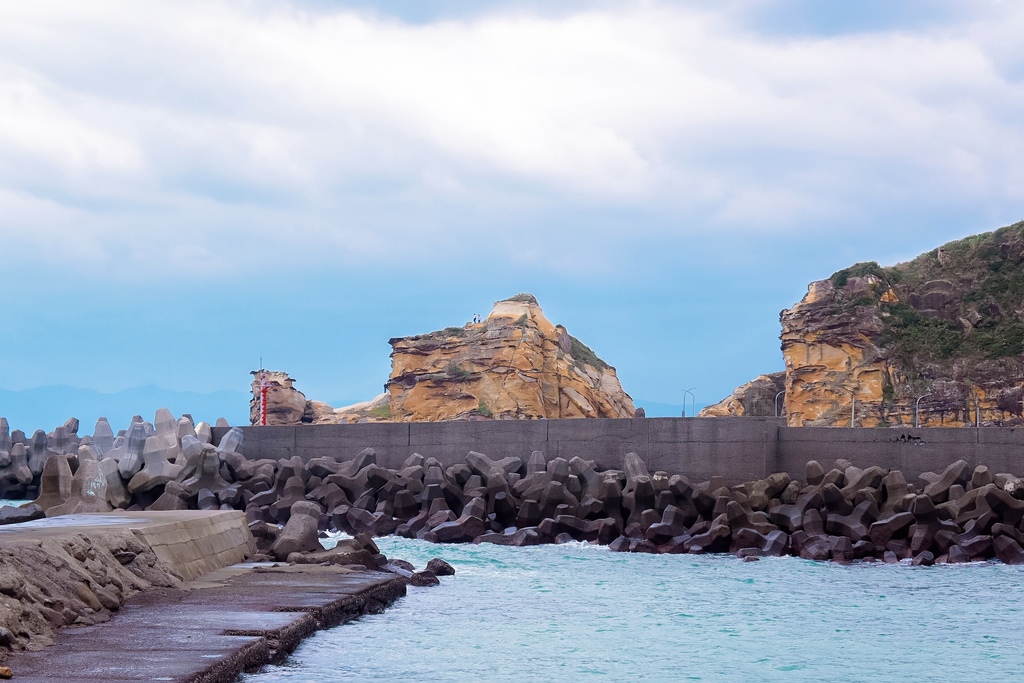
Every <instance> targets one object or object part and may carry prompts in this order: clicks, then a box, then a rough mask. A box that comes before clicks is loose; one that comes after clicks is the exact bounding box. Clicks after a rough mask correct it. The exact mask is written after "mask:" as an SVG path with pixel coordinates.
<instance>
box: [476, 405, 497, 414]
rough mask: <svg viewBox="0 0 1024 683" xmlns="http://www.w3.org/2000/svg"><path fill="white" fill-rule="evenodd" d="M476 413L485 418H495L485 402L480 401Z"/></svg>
mask: <svg viewBox="0 0 1024 683" xmlns="http://www.w3.org/2000/svg"><path fill="white" fill-rule="evenodd" d="M476 412H478V413H480V414H481V415H483V416H484V417H494V413H492V412H491V409H490V408H488V407H487V404H486V403H484V402H483V401H480V405H478V406H477V407H476Z"/></svg>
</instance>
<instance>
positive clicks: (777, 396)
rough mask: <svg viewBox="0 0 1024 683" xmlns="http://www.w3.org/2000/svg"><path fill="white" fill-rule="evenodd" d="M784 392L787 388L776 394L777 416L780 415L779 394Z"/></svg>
mask: <svg viewBox="0 0 1024 683" xmlns="http://www.w3.org/2000/svg"><path fill="white" fill-rule="evenodd" d="M784 393H786V390H785V389H783V390H782V391H780V392H779V393H777V394H775V417H778V416H779V396H782V395H783V394H784Z"/></svg>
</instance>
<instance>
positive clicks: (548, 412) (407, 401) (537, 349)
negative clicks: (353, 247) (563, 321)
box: [249, 294, 635, 425]
mask: <svg viewBox="0 0 1024 683" xmlns="http://www.w3.org/2000/svg"><path fill="white" fill-rule="evenodd" d="M389 343H390V344H391V347H392V352H391V376H390V378H389V380H388V382H387V384H386V387H385V388H386V393H385V394H382V395H380V396H378V397H376V398H374V399H373V400H372V401H367V402H364V403H358V404H355V405H352V406H346V407H344V408H332V407H331V406H329V405H328V404H326V403H323V402H320V401H311V400H307V399H306V396H305V394H303V393H302V392H301V391H299V390H298V389H296V388H295V380H294V379H292V378H291V377H289V376H288V374H287V373H283V372H275V371H255V372H253V375H254V380H253V383H252V391H253V399H252V402H251V403H250V411H249V412H250V419H251V423H252V424H253V425H256V424H260V419H261V414H260V410H261V386H262V385H263V384H264V383H265V384H266V385H267V386H268V389H267V406H268V407H267V415H266V420H267V422H266V423H267V424H268V425H299V424H338V423H350V422H380V421H394V422H438V421H444V420H487V419H500V420H522V419H538V418H587V417H591V418H593V417H633V415H634V413H635V408H634V406H633V400H632V399H631V398H630V397H629V395H628V394H627V393H626V392H625V391H623V389H622V385H621V384H620V383H619V379H618V376H617V375H616V373H615V368H613V367H612V366H610V365H608V364H607V363H605V362H604V361H603V360H601V359H600V358H598V356H597V355H596V354H595V353H594V352H593V351H592V350H591V349H590V348H589V347H587V346H586V345H585V344H584V343H583V342H581V341H580V340H578V339H576V338H575V337H573V336H571V335H570V334H569V333H568V331H567V330H566V329H565V327H563V326H561V325H552V324H551V322H549V321H548V319H547V318H546V317H545V316H544V313H543V311H541V308H540V305H539V304H538V303H537V300H536V299H535V298H534V297H533V296H532V295H530V294H519V295H516V296H514V297H512V298H510V299H506V300H504V301H498V302H496V303H495V304H494V309H493V310H492V311H491V313H490V315H488V316H487V317H486V318H485V319H484V320H482V321H481V322H475V323H467V324H466V325H464V326H462V327H448V328H445V329H443V330H438V331H436V332H431V333H429V334H420V335H415V336H412V337H400V338H394V339H391V340H389Z"/></svg>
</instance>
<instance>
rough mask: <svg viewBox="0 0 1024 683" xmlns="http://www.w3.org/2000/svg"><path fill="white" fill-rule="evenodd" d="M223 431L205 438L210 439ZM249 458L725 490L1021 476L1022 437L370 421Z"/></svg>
mask: <svg viewBox="0 0 1024 683" xmlns="http://www.w3.org/2000/svg"><path fill="white" fill-rule="evenodd" d="M224 431H226V430H222V429H217V430H214V437H215V438H216V439H219V438H220V437H221V436H222V435H223V433H224ZM243 431H244V433H245V443H244V446H243V452H244V454H245V455H246V457H248V458H252V459H258V458H273V459H278V458H291V457H292V456H295V455H297V456H299V457H300V458H302V460H303V461H304V462H305V461H309V460H310V459H311V458H317V457H322V456H338V457H341V458H342V459H348V458H352V457H354V456H355V455H356V454H357V453H359V451H361V450H362V449H364V448H367V447H372V448H374V449H375V450H376V451H377V462H378V464H380V465H381V466H382V467H390V468H397V467H400V466H401V463H402V462H403V461H404V460H405V459H406V458H407V457H408V456H409V455H411V454H412V453H419V454H421V455H424V456H427V457H435V458H437V459H438V460H439V461H441V462H442V463H444V464H446V465H451V464H455V463H458V462H463V461H464V459H465V456H466V453H468V452H469V451H471V450H474V451H479V452H482V453H486V454H487V455H489V456H491V457H492V458H503V457H507V456H518V457H521V458H524V459H525V458H526V457H528V456H529V455H530V453H531V452H532V451H535V450H537V451H542V452H543V453H544V454H545V455H546V456H547V457H548V458H555V457H562V458H566V459H570V458H572V457H574V456H577V455H578V456H580V457H583V458H586V459H588V460H593V461H595V463H596V464H597V465H598V466H599V467H602V468H618V467H621V466H622V458H623V456H624V455H625V454H626V453H628V452H634V453H637V454H638V455H639V456H640V457H641V458H643V459H644V461H645V462H646V463H647V466H648V468H649V469H650V470H651V471H656V470H664V471H666V472H671V473H675V472H679V473H683V474H686V475H687V476H688V477H690V478H692V479H697V480H701V479H706V478H709V477H711V476H713V475H719V476H722V477H725V478H726V479H727V480H729V481H731V482H741V481H749V480H752V479H759V478H763V477H765V476H767V475H768V474H771V473H772V472H788V473H789V474H790V475H792V476H794V477H802V476H803V473H804V465H805V464H806V462H807V461H808V460H818V461H820V462H822V464H825V465H830V464H831V463H832V462H833V461H834V460H836V459H837V458H846V459H847V460H849V461H850V462H852V463H853V464H854V465H857V466H858V467H867V466H871V465H879V466H882V467H888V468H893V469H900V470H902V471H903V472H904V473H905V474H906V475H907V476H908V477H916V476H917V475H918V474H919V473H920V472H924V471H941V470H942V469H943V468H945V467H946V466H947V465H949V464H950V463H951V462H954V461H956V460H960V459H962V460H966V461H967V463H968V464H970V465H971V466H972V467H973V466H976V465H987V466H988V467H989V468H990V469H992V471H994V472H1018V471H1021V470H1024V467H1022V465H1024V429H1013V428H1008V427H1006V428H1003V427H990V428H982V429H957V428H934V427H932V428H920V429H910V428H900V429H858V428H854V429H849V428H815V427H786V426H784V423H783V420H781V419H776V418H758V417H737V418H647V419H633V420H629V419H624V420H613V419H593V420H582V419H581V420H529V421H480V422H420V423H377V424H356V425H305V426H299V427H244V428H243Z"/></svg>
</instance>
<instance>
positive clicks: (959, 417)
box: [709, 222, 1024, 427]
mask: <svg viewBox="0 0 1024 683" xmlns="http://www.w3.org/2000/svg"><path fill="white" fill-rule="evenodd" d="M780 318H781V323H782V334H781V339H782V353H783V358H784V361H785V365H786V373H785V391H786V394H785V411H786V416H787V419H788V423H789V424H790V425H792V426H801V425H813V426H819V425H820V426H850V425H851V423H852V424H854V425H856V426H862V427H875V426H896V425H912V424H913V423H914V414H915V404H916V403H917V399H918V398H920V399H921V400H920V413H919V424H920V425H921V426H964V425H974V424H977V423H979V422H980V424H982V425H1016V424H1024V419H1022V403H1021V401H1022V399H1024V389H1022V386H1024V357H1022V353H1024V222H1022V223H1017V224H1015V225H1011V226H1008V227H1006V228H1002V229H1000V230H997V231H995V232H991V233H985V234H982V235H975V236H972V237H968V238H966V239H963V240H959V241H956V242H950V243H949V244H946V245H944V246H942V247H939V248H937V249H933V250H932V251H930V252H927V253H925V254H922V255H921V256H919V257H918V258H916V259H914V260H913V261H909V262H907V263H901V264H897V265H895V266H892V267H888V268H883V267H880V266H879V265H878V264H877V263H874V262H870V263H859V264H856V265H855V266H852V267H850V268H847V269H844V270H841V271H839V272H837V273H834V274H833V275H832V276H831V277H830V278H829V279H827V280H821V281H818V282H813V283H811V285H810V286H809V287H808V291H807V295H806V296H805V297H804V298H803V300H801V301H800V302H799V303H798V304H796V305H795V306H794V307H793V308H791V309H789V310H785V311H783V312H782V314H781V316H780ZM725 403H726V402H723V404H719V406H715V407H714V409H715V413H714V414H739V413H737V412H735V409H734V408H732V409H731V408H730V407H729V406H728V405H724V404H725ZM709 414H710V413H709Z"/></svg>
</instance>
